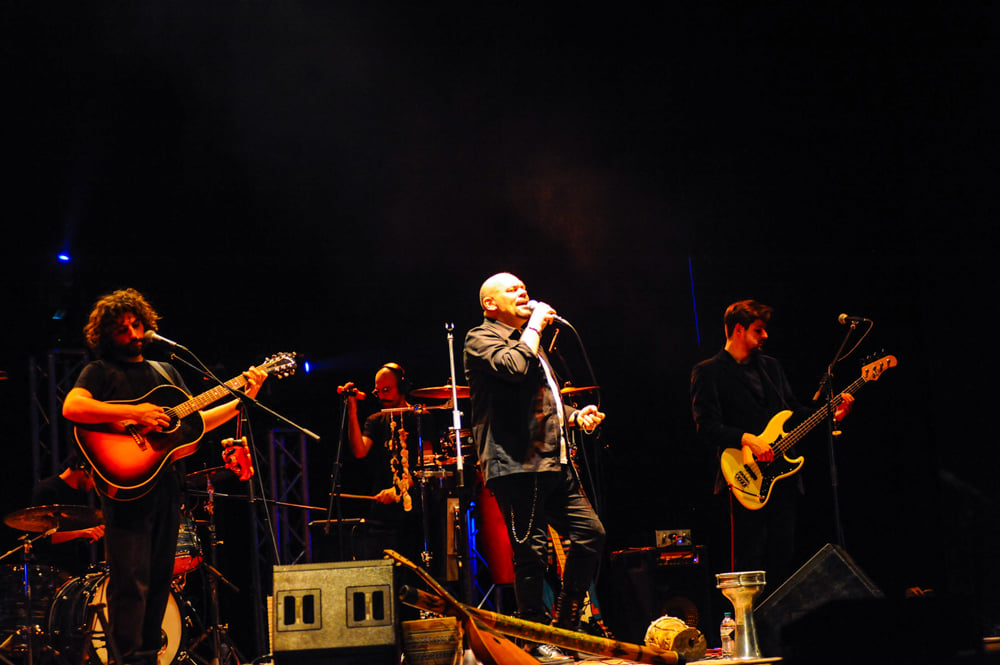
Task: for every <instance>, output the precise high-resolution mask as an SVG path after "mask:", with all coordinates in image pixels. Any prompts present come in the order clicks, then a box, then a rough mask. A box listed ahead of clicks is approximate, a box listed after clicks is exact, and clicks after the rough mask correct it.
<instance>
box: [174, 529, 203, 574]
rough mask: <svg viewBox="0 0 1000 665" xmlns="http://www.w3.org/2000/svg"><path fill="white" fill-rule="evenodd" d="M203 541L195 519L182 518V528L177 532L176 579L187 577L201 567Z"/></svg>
mask: <svg viewBox="0 0 1000 665" xmlns="http://www.w3.org/2000/svg"><path fill="white" fill-rule="evenodd" d="M203 559H204V556H202V553H201V541H199V540H198V531H197V529H196V528H195V523H194V518H193V517H191V516H190V515H183V516H181V526H180V528H179V529H178V530H177V550H176V551H175V553H174V577H177V576H179V575H186V574H188V573H190V572H191V571H193V570H195V569H196V568H197V567H198V566H200V565H201V562H202V560H203Z"/></svg>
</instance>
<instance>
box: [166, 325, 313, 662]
mask: <svg viewBox="0 0 1000 665" xmlns="http://www.w3.org/2000/svg"><path fill="white" fill-rule="evenodd" d="M176 348H178V349H181V350H183V351H185V352H186V353H188V354H190V355H191V357H192V358H193V359H194V360H195V362H197V363H198V364H197V365H195V364H193V363H191V362H189V361H188V360H186V359H185V358H182V357H180V356H179V355H177V354H176V353H174V352H173V351H171V352H170V359H171V360H173V361H177V362H180V363H182V364H184V365H185V366H187V367H189V368H191V369H192V370H194V371H195V372H197V373H199V374H201V375H202V376H203V377H205V378H207V379H209V380H210V381H213V382H214V383H216V384H217V385H219V386H221V387H222V388H223V389H225V390H226V391H228V392H229V394H231V395H232V396H233V397H235V398H236V399H237V400H239V402H240V404H241V405H244V406H245V405H251V404H252V405H253V406H256V407H257V408H259V409H261V410H263V411H266V412H267V413H269V414H271V415H272V416H273V417H275V418H277V419H278V420H280V421H282V422H284V423H286V424H288V425H289V426H291V427H293V428H294V429H296V430H298V431H299V432H302V433H303V434H305V435H306V436H308V437H309V438H311V439H312V440H313V441H319V440H320V437H319V435H317V434H315V433H314V432H311V431H309V430H308V429H306V428H305V427H302V426H301V425H298V424H297V423H294V422H292V421H291V420H289V419H288V418H286V417H285V416H283V415H281V414H280V413H278V412H276V411H274V410H273V409H271V408H269V407H267V406H265V405H264V404H262V403H261V402H259V401H258V400H257V399H256V398H254V397H251V396H250V395H247V394H246V393H244V392H241V391H239V390H236V389H234V388H232V387H230V386H229V385H227V384H226V382H224V381H222V380H221V379H219V377H217V376H215V374H214V373H213V372H212V371H211V370H210V369H209V368H208V366H206V365H205V363H203V362H202V361H201V359H200V358H198V356H197V355H196V354H195V353H194V352H193V351H191V350H190V349H188V348H186V347H184V346H181V345H180V344H177V345H176ZM254 449H255V446H251V447H250V451H251V456H255V452H256V451H255V450H254ZM252 462H253V464H254V466H255V467H256V468H258V469H259V468H261V467H260V464H259V463H258V460H257V459H252ZM250 485H251V496H252V494H253V490H252V486H253V483H252V482H251V483H250ZM250 505H251V506H253V505H254V504H253V502H251V504H250ZM268 524H269V525H270V522H268ZM269 528H271V529H272V532H271V542H272V543H274V542H276V538H275V534H274V532H273V526H269ZM275 556H276V557H277V548H275ZM254 568H255V569H256V568H257V566H254ZM253 582H254V589H253V593H254V598H255V599H256V602H255V603H254V606H255V607H256V608H258V609H257V610H256V611H255V612H254V625H255V627H257V628H258V630H257V633H258V634H257V643H258V647H259V646H260V643H261V642H262V639H261V635H260V627H261V626H264V625H266V624H265V622H264V619H263V617H262V616H261V612H262V609H263V608H264V607H265V606H266V604H265V603H264V594H263V586H262V585H261V583H260V571H259V570H256V572H255V573H254V574H253ZM218 656H219V651H218V649H216V651H215V660H216V663H217V662H218ZM213 665H214V664H213Z"/></svg>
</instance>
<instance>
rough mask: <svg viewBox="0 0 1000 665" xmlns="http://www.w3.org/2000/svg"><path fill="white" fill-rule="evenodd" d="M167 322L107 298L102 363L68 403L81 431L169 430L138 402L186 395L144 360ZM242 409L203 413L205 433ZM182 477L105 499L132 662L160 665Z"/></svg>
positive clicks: (113, 611)
mask: <svg viewBox="0 0 1000 665" xmlns="http://www.w3.org/2000/svg"><path fill="white" fill-rule="evenodd" d="M159 318H160V317H159V315H158V314H157V312H156V310H154V309H153V307H152V306H151V305H150V304H149V302H148V301H147V300H146V298H145V297H144V296H143V295H142V294H141V293H139V292H138V291H136V290H134V289H123V290H119V291H115V292H113V293H111V294H109V295H105V296H103V297H102V298H101V299H100V300H98V301H97V303H96V304H95V305H94V308H93V310H92V311H91V313H90V317H89V320H88V322H87V324H86V326H85V327H84V334H85V336H86V340H87V344H88V346H90V348H91V350H93V351H94V352H95V353H96V354H97V355H98V357H99V359H98V360H95V361H93V362H91V363H89V364H88V365H87V366H86V367H84V368H83V371H82V372H81V373H80V376H79V378H78V379H77V381H76V384H75V385H74V387H73V389H72V390H70V392H69V393H68V394H67V396H66V399H65V400H64V402H63V416H64V417H66V418H67V419H68V420H71V421H73V422H75V423H78V424H81V425H89V426H97V425H106V426H108V427H109V428H112V429H118V430H124V429H125V428H126V427H132V428H135V431H140V432H150V431H156V430H158V429H162V428H165V427H168V426H169V425H170V417H169V416H168V415H167V412H166V410H165V409H164V407H162V406H159V405H157V404H153V403H150V402H145V403H141V402H140V403H121V402H123V401H124V400H135V399H137V398H140V397H142V396H143V395H145V394H146V393H148V392H149V391H151V390H153V389H154V388H156V387H157V386H160V385H167V384H173V385H174V386H176V387H177V388H180V389H181V390H185V387H184V383H183V380H182V379H181V376H180V374H179V373H178V372H177V370H176V369H175V368H174V367H173V366H172V365H169V364H167V363H152V362H150V361H147V360H146V359H145V358H144V357H143V345H144V338H143V335H144V334H145V332H146V331H147V330H156V329H157V322H158V321H159ZM244 376H245V378H246V380H247V386H246V393H247V394H248V395H250V396H251V397H254V396H256V395H257V392H258V391H259V390H260V386H261V383H262V382H263V381H264V379H265V377H266V376H267V374H266V373H264V372H262V371H261V370H259V369H256V368H254V369H252V370H250V371H248V372H247V373H246V374H245V375H244ZM238 407H239V401H238V400H235V399H234V400H231V401H228V402H225V403H223V404H221V405H220V406H216V407H213V408H210V409H206V410H204V411H201V412H200V413H199V414H197V415H198V417H199V418H200V419H201V420H202V421H203V422H204V429H205V430H211V429H213V428H215V427H218V426H219V425H221V424H223V423H224V422H226V421H228V420H230V419H231V418H233V417H234V416H235V415H236V413H237V409H238ZM182 479H183V476H182V474H181V473H180V472H179V471H178V470H176V469H174V468H173V465H168V466H167V467H166V468H164V469H163V471H162V472H161V473H160V474H159V476H158V477H157V478H156V479H155V480H154V481H153V482H152V483H151V487H150V489H149V491H148V492H146V493H144V494H143V495H142V496H140V497H138V498H135V499H134V500H130V501H122V500H117V499H114V498H110V497H109V496H106V495H104V494H102V496H101V503H102V509H103V511H104V518H105V522H106V531H105V547H106V556H107V562H108V567H109V571H110V577H109V580H108V602H107V606H108V614H109V620H110V622H111V632H112V635H113V636H114V639H115V643H116V646H117V647H118V649H119V650H120V652H121V653H122V658H123V660H124V662H125V663H128V664H129V665H132V664H142V665H155V663H156V652H157V651H158V650H159V648H160V647H161V624H162V621H163V616H164V612H165V610H166V607H167V601H168V599H169V596H170V582H171V576H172V573H173V565H174V554H175V550H176V544H177V531H178V527H179V522H180V506H181V487H182Z"/></svg>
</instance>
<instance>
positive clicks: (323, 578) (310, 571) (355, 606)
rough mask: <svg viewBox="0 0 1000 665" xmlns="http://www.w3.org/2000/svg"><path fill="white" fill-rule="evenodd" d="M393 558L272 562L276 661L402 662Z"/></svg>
mask: <svg viewBox="0 0 1000 665" xmlns="http://www.w3.org/2000/svg"><path fill="white" fill-rule="evenodd" d="M395 600H396V584H395V579H394V573H393V563H392V562H391V561H387V560H382V561H345V562H339V563H313V564H303V565H295V566H274V594H273V601H272V602H273V614H272V617H273V620H272V627H271V637H272V651H273V652H274V655H275V662H276V663H279V665H281V663H284V664H286V665H291V664H292V663H294V665H303V663H310V662H316V663H320V662H322V663H356V664H360V663H372V664H376V663H388V662H392V660H393V658H395V662H396V663H398V662H399V647H398V641H397V628H398V619H397V617H396V603H395Z"/></svg>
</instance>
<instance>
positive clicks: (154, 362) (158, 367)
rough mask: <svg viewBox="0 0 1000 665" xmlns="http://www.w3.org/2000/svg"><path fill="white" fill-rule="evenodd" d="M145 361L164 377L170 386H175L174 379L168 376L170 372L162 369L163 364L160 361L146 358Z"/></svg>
mask: <svg viewBox="0 0 1000 665" xmlns="http://www.w3.org/2000/svg"><path fill="white" fill-rule="evenodd" d="M146 362H148V363H149V365H150V366H151V367H152V368H153V369H155V370H156V371H157V372H158V373H159V374H160V376H162V377H163V378H164V379H166V380H167V383H169V384H170V385H172V386H177V384H176V383H174V380H173V379H172V378H170V374H168V373H167V370H165V369H163V364H162V363H160V362H159V361H158V360H147V361H146ZM177 387H180V386H177Z"/></svg>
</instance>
